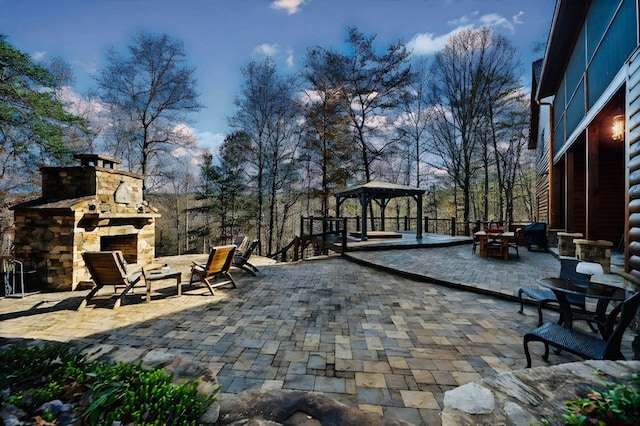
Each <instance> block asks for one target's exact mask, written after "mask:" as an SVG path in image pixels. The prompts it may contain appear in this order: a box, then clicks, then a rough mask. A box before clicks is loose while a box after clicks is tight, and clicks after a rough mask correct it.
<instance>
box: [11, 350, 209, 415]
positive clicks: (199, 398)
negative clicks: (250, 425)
mask: <svg viewBox="0 0 640 426" xmlns="http://www.w3.org/2000/svg"><path fill="white" fill-rule="evenodd" d="M172 378H173V377H172V376H171V375H169V374H166V373H165V372H164V371H162V370H159V369H155V370H150V371H147V370H144V369H143V368H142V366H141V364H140V363H138V364H125V363H118V364H113V363H105V362H98V361H94V362H90V363H89V362H85V359H84V358H83V357H82V356H81V355H79V354H77V353H74V352H72V351H70V350H69V349H68V348H67V347H66V346H54V345H47V346H43V347H32V348H23V347H10V348H8V349H6V350H4V351H1V352H0V390H2V396H1V397H0V398H1V399H0V402H2V403H5V402H6V403H9V404H13V405H16V406H18V407H20V408H22V409H23V410H25V411H27V412H33V411H34V410H35V409H36V408H38V407H40V406H41V405H42V404H43V403H45V402H48V401H52V400H54V399H60V400H61V401H64V402H66V403H72V404H73V406H74V412H75V415H76V416H77V418H82V419H83V420H84V422H85V423H86V424H92V425H112V424H113V423H114V422H121V423H124V424H130V423H135V424H137V425H161V424H162V425H190V424H194V425H195V424H197V421H198V419H199V418H200V416H201V415H202V414H203V413H204V412H205V411H206V410H207V408H208V407H209V406H210V405H211V404H212V403H213V402H215V400H216V398H215V392H214V393H213V394H211V395H204V394H199V393H198V391H197V386H198V383H197V382H186V383H183V384H181V385H174V384H173V383H172ZM42 415H43V417H44V418H45V420H47V421H50V420H49V419H50V418H51V416H52V415H51V413H47V412H45V413H43V414H42Z"/></svg>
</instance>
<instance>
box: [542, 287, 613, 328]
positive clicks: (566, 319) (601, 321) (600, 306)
mask: <svg viewBox="0 0 640 426" xmlns="http://www.w3.org/2000/svg"><path fill="white" fill-rule="evenodd" d="M537 283H538V284H539V285H540V286H542V287H546V288H548V289H550V290H551V291H553V293H554V294H555V295H556V298H557V299H558V304H559V305H560V313H561V316H560V318H561V319H562V323H561V325H563V326H565V327H567V328H571V327H572V326H573V317H574V311H573V309H572V308H571V305H570V303H569V301H568V299H567V296H582V297H585V298H588V299H593V300H594V301H595V302H596V309H595V311H593V312H587V316H586V317H585V316H583V317H582V318H581V319H586V320H587V321H591V322H594V323H596V324H597V326H598V331H599V332H600V335H601V336H602V338H603V339H605V340H606V339H607V338H608V336H609V335H610V334H611V332H612V330H613V326H614V324H613V321H609V319H613V320H614V319H615V318H616V316H617V315H618V314H619V311H620V307H621V306H622V305H621V304H619V305H618V306H616V307H614V308H613V309H612V310H611V312H609V313H608V314H607V309H608V307H609V304H610V303H611V302H621V301H624V299H625V294H626V291H625V289H624V288H623V287H620V286H617V285H609V284H602V283H593V282H591V283H589V284H588V285H577V284H575V283H573V282H572V281H571V280H567V279H564V278H540V279H538V280H537Z"/></svg>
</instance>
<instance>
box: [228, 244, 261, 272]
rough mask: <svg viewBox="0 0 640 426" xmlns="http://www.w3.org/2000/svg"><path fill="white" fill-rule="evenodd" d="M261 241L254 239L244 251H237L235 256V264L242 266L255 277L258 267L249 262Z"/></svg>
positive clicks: (237, 266)
mask: <svg viewBox="0 0 640 426" xmlns="http://www.w3.org/2000/svg"><path fill="white" fill-rule="evenodd" d="M259 242H260V240H253V241H251V243H250V244H249V245H248V246H247V248H246V249H245V250H244V251H242V252H241V253H238V252H236V255H235V256H234V257H233V266H235V267H236V268H240V269H242V270H243V271H247V272H248V273H250V274H251V275H253V276H254V277H255V276H256V272H258V268H256V267H255V266H253V265H252V264H251V263H249V258H250V257H251V255H252V254H253V251H254V250H255V248H256V247H257V246H258V243H259Z"/></svg>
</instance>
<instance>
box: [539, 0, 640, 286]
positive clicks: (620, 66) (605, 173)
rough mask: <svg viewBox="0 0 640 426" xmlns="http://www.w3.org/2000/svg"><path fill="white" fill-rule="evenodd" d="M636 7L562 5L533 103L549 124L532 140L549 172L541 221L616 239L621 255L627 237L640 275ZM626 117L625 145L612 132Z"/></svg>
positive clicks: (627, 0) (629, 256)
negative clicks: (615, 119) (616, 121)
mask: <svg viewBox="0 0 640 426" xmlns="http://www.w3.org/2000/svg"><path fill="white" fill-rule="evenodd" d="M638 5H639V1H638V0H592V1H590V2H576V1H571V0H558V1H557V3H556V9H555V12H554V19H553V24H552V28H551V31H550V35H549V41H548V44H547V48H546V51H545V58H544V60H543V65H542V66H541V69H540V75H539V80H537V81H536V86H535V87H534V91H535V97H536V100H537V101H538V103H537V104H532V105H533V106H532V108H539V111H537V110H536V114H538V113H539V114H543V113H546V114H548V115H549V118H548V119H546V120H545V119H543V118H540V120H539V123H538V126H537V128H536V131H537V140H535V141H534V140H532V141H531V143H532V145H534V146H535V148H536V149H537V153H536V154H537V168H536V170H537V173H538V176H540V174H544V173H548V178H547V179H546V183H545V182H544V181H543V180H544V179H538V182H537V185H536V191H537V199H538V206H537V212H538V217H539V218H540V220H542V221H544V217H545V214H546V215H547V220H548V223H549V227H550V228H555V229H557V230H558V231H565V232H581V233H584V234H585V238H588V239H594V240H600V239H605V240H609V241H610V242H612V243H613V247H614V249H616V248H617V247H618V246H621V245H620V244H619V243H620V242H621V241H624V242H625V244H624V247H625V255H626V256H625V258H626V261H625V269H626V270H627V271H631V272H633V271H634V270H637V271H638V272H637V275H638V276H640V201H636V198H637V199H638V200H640V155H639V153H640V146H637V142H638V138H637V137H635V134H634V133H633V132H634V130H633V129H635V127H634V126H635V124H634V122H636V121H640V118H639V117H640V103H639V101H638V99H640V87H639V85H638V81H639V79H640V77H638V72H637V71H636V70H637V69H638V68H640V66H638V64H637V62H639V61H638V59H637V54H636V53H635V52H636V51H637V49H638V46H639V36H638V33H639V26H640V25H639V22H638V21H639V19H638V7H639V6H638ZM636 104H637V105H636ZM619 115H623V116H624V117H625V120H626V129H627V132H626V136H625V137H623V138H622V139H623V140H619V139H618V138H616V137H614V136H613V133H612V130H611V129H612V122H613V117H616V116H619ZM635 131H636V132H637V130H635ZM534 134H535V133H534ZM543 135H545V136H546V135H548V138H549V139H548V141H549V144H548V145H546V144H545V142H546V141H545V139H544V136H543ZM636 163H637V164H638V165H637V166H636ZM636 194H637V195H636ZM545 203H546V204H545ZM622 238H624V240H622ZM634 265H635V266H634Z"/></svg>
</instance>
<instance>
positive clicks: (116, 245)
mask: <svg viewBox="0 0 640 426" xmlns="http://www.w3.org/2000/svg"><path fill="white" fill-rule="evenodd" d="M75 158H77V159H78V160H80V166H75V167H43V168H42V169H41V172H42V197H40V198H38V199H35V200H32V201H28V202H25V203H22V204H18V205H16V206H13V207H12V210H13V211H14V222H15V240H14V244H15V251H14V255H15V257H16V258H18V259H23V260H25V261H26V263H28V264H30V265H32V267H33V268H34V269H35V271H34V273H35V274H36V275H37V276H38V277H39V285H40V286H42V287H44V288H46V289H48V290H60V291H62V290H75V289H76V288H78V286H79V285H80V284H81V283H83V282H85V281H88V280H89V275H88V272H87V270H86V268H85V265H84V261H83V260H82V252H84V251H100V250H121V251H122V252H123V254H124V257H125V259H126V260H127V262H129V263H139V264H145V263H149V262H151V261H153V258H154V256H155V246H154V244H155V219H156V218H157V217H159V216H160V215H159V214H158V213H157V211H156V210H155V209H154V208H152V207H151V206H149V205H148V204H147V202H146V201H144V199H143V194H142V183H143V177H142V176H140V175H138V174H135V173H129V172H126V171H122V170H118V169H117V165H118V164H120V161H119V160H117V159H114V158H111V157H107V156H102V155H95V154H82V155H76V156H75Z"/></svg>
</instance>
